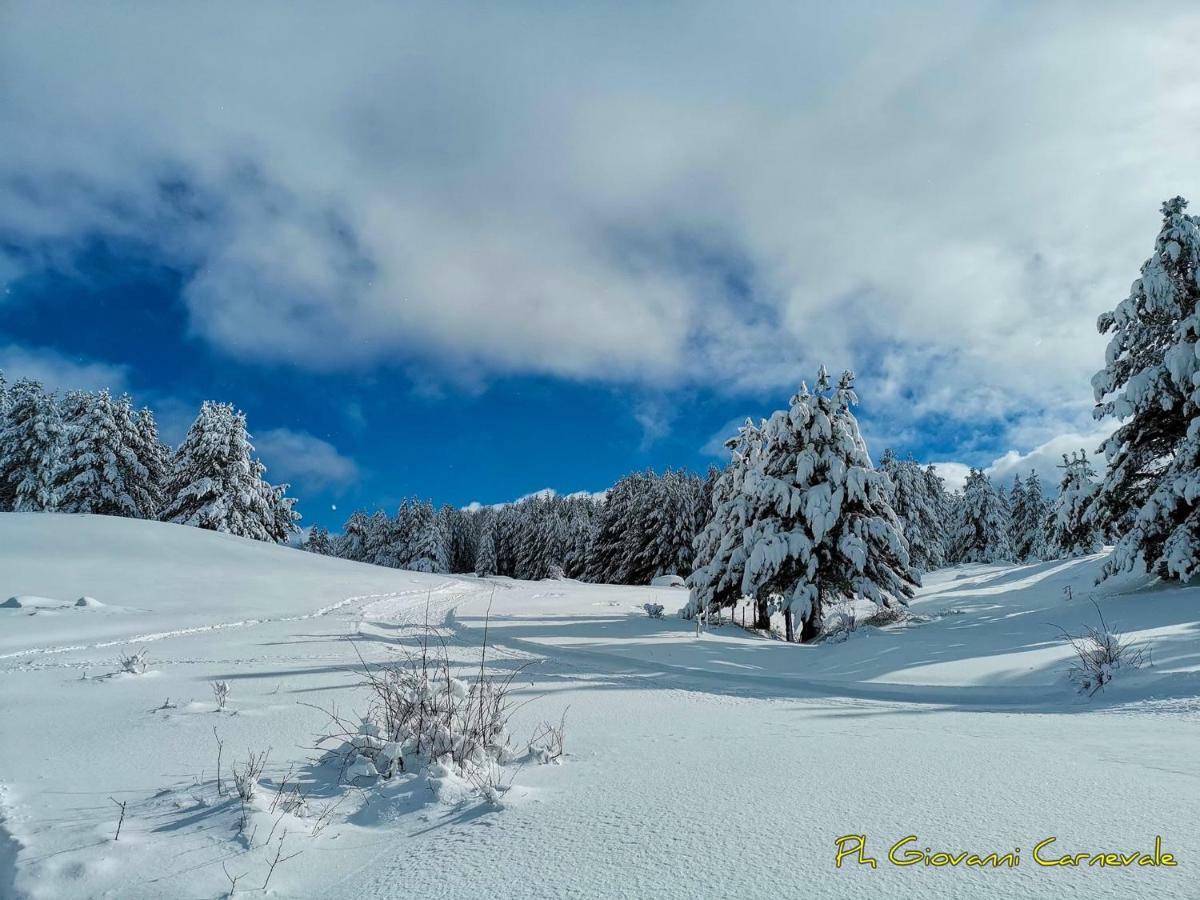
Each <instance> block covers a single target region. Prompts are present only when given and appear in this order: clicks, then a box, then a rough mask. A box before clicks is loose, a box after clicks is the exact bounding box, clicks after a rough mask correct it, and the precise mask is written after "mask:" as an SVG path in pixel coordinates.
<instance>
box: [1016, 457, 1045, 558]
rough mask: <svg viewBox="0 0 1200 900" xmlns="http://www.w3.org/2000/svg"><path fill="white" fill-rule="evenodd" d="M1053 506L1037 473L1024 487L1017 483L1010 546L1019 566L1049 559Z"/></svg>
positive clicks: (1033, 473) (1031, 475)
mask: <svg viewBox="0 0 1200 900" xmlns="http://www.w3.org/2000/svg"><path fill="white" fill-rule="evenodd" d="M1049 514H1050V505H1049V504H1048V503H1047V502H1046V496H1045V495H1044V494H1043V493H1042V482H1041V480H1040V479H1039V478H1038V474H1037V472H1030V473H1029V477H1028V478H1026V479H1025V483H1024V484H1023V485H1022V484H1021V481H1020V479H1019V478H1014V479H1013V506H1012V518H1011V525H1010V529H1009V546H1010V547H1011V548H1012V553H1013V558H1014V559H1015V560H1016V561H1018V562H1037V561H1038V560H1043V559H1046V558H1047V557H1048V556H1049V552H1048V549H1047V547H1046V521H1047V518H1048V517H1049Z"/></svg>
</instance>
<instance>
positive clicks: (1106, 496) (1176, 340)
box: [1089, 197, 1200, 580]
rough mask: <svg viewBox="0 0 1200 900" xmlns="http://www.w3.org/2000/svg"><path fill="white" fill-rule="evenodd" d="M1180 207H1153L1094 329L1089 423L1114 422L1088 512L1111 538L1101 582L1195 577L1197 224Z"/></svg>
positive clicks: (1179, 202) (1198, 552) (1199, 543)
mask: <svg viewBox="0 0 1200 900" xmlns="http://www.w3.org/2000/svg"><path fill="white" fill-rule="evenodd" d="M1186 208H1187V201H1186V200H1184V199H1183V198H1182V197H1175V198H1174V199H1172V200H1168V201H1167V202H1166V203H1164V204H1163V207H1162V213H1163V224H1162V228H1161V230H1160V231H1159V234H1158V238H1157V240H1156V241H1155V246H1154V253H1153V254H1152V255H1151V257H1150V258H1149V259H1147V260H1146V262H1145V263H1143V264H1142V269H1141V277H1140V278H1138V279H1137V280H1136V281H1134V283H1133V285H1132V287H1131V289H1130V292H1129V296H1128V297H1126V298H1125V299H1124V300H1122V301H1121V302H1120V303H1119V304H1118V305H1117V307H1116V308H1115V309H1114V310H1113V311H1111V312H1106V313H1104V314H1103V315H1101V316H1100V318H1099V320H1098V322H1097V327H1098V329H1099V331H1100V333H1101V334H1108V333H1111V335H1112V337H1111V338H1110V340H1109V344H1108V348H1107V350H1106V352H1105V362H1106V364H1105V367H1104V368H1103V369H1102V370H1101V371H1099V372H1097V373H1096V375H1094V376H1093V377H1092V388H1093V391H1094V393H1095V397H1096V409H1095V417H1096V418H1097V419H1098V420H1101V419H1104V418H1107V417H1114V418H1116V419H1118V420H1120V422H1121V424H1120V425H1119V426H1118V427H1117V429H1116V431H1114V433H1113V434H1112V436H1111V437H1109V438H1108V439H1107V440H1106V441H1105V442H1104V443H1103V444H1102V445H1101V448H1100V449H1101V451H1102V452H1103V453H1104V455H1105V458H1106V459H1107V462H1108V468H1107V471H1106V473H1105V476H1104V479H1103V481H1102V482H1101V484H1100V488H1099V490H1098V491H1097V492H1096V495H1095V497H1094V498H1093V500H1092V503H1091V506H1090V510H1089V518H1090V519H1091V521H1092V523H1093V524H1094V525H1095V526H1096V527H1097V528H1098V529H1100V530H1102V531H1104V532H1105V533H1110V534H1120V535H1121V538H1120V540H1119V541H1118V542H1117V545H1116V547H1115V549H1114V550H1113V553H1112V555H1111V556H1110V557H1109V559H1108V561H1107V562H1106V563H1105V566H1104V570H1103V574H1102V577H1108V576H1110V575H1113V574H1115V573H1118V572H1123V571H1131V570H1134V569H1137V568H1142V567H1144V568H1145V569H1146V570H1147V571H1149V572H1150V573H1151V574H1153V575H1157V576H1159V577H1162V578H1169V579H1179V580H1187V579H1190V578H1192V577H1193V576H1194V575H1196V574H1197V573H1200V505H1198V503H1197V501H1198V500H1200V415H1198V413H1200V396H1198V389H1197V383H1198V382H1200V358H1198V357H1197V350H1198V349H1200V348H1198V346H1197V339H1198V336H1200V322H1198V320H1197V314H1198V313H1200V221H1198V220H1197V219H1196V218H1195V217H1193V216H1189V215H1188V214H1187V213H1186V212H1185V210H1186Z"/></svg>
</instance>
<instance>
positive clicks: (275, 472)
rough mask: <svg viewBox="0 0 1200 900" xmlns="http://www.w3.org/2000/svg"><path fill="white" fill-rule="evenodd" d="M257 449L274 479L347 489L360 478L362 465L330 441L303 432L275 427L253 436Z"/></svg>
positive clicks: (307, 487) (321, 487)
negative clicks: (357, 463) (360, 466)
mask: <svg viewBox="0 0 1200 900" xmlns="http://www.w3.org/2000/svg"><path fill="white" fill-rule="evenodd" d="M253 440H254V448H255V450H257V451H258V455H259V456H260V457H261V458H262V461H263V462H264V463H266V465H267V470H268V475H267V477H268V478H269V479H270V480H272V481H289V482H292V483H295V484H299V485H301V486H303V487H304V488H306V489H308V490H324V489H339V488H346V487H349V486H350V485H351V484H353V483H354V482H355V481H357V480H358V477H359V472H358V466H357V465H356V464H355V462H354V460H352V459H350V458H349V457H347V456H343V455H342V454H341V453H339V452H338V449H337V448H336V447H334V446H333V444H331V443H329V442H328V441H324V440H322V439H321V438H319V437H316V436H315V435H311V434H308V433H306V432H303V431H292V430H291V429H289V428H274V429H271V430H270V431H258V432H255V433H254V435H253Z"/></svg>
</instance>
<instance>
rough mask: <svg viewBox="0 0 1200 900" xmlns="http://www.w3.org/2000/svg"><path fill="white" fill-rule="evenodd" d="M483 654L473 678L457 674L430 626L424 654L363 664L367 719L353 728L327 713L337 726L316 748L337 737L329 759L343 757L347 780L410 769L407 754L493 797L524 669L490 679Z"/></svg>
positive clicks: (507, 754) (508, 754)
mask: <svg viewBox="0 0 1200 900" xmlns="http://www.w3.org/2000/svg"><path fill="white" fill-rule="evenodd" d="M485 658H486V657H484V658H481V660H480V666H479V669H478V670H476V672H475V674H474V676H473V677H471V678H467V679H463V678H457V677H455V676H454V675H453V674H451V663H450V660H449V657H448V655H447V652H446V647H445V643H444V638H443V636H442V634H441V632H440V631H438V630H437V629H434V628H428V629H427V630H426V633H425V636H424V639H423V641H422V646H421V648H420V650H419V652H416V653H412V654H410V655H409V656H408V657H407V658H406V659H405V660H403V661H401V662H397V663H393V664H390V665H386V666H383V667H381V668H378V669H371V668H369V667H367V666H366V665H365V664H364V666H363V670H364V681H365V684H366V686H367V687H368V688H369V689H370V691H371V705H370V707H369V708H368V710H367V714H366V716H365V717H363V719H362V721H361V723H360V724H358V725H353V724H349V723H345V722H344V721H343V720H342V719H340V718H339V717H338V716H337V715H336V714H334V713H329V715H330V719H331V721H332V722H333V723H334V725H335V726H336V727H335V729H334V731H333V733H332V734H328V735H326V736H324V737H323V738H321V739H320V740H319V741H318V746H321V745H323V744H325V743H326V742H330V741H338V745H337V746H336V747H334V748H333V749H330V750H328V751H327V752H326V755H325V758H326V759H327V760H329V759H332V760H335V761H338V762H339V763H340V765H341V767H342V768H341V772H342V777H343V778H344V779H346V780H348V781H355V780H360V779H364V780H365V779H370V780H374V779H377V778H384V779H388V778H391V777H393V776H394V775H396V774H397V773H399V772H403V771H405V770H406V763H405V759H406V757H416V758H417V759H419V760H422V761H424V762H425V763H426V764H427V765H429V766H430V767H431V768H435V767H440V768H444V769H445V770H447V771H448V772H449V773H451V774H453V775H455V776H457V777H460V778H463V779H465V780H466V781H468V782H470V783H471V784H473V785H475V786H476V787H477V788H479V790H480V792H481V794H483V795H484V796H485V798H486V797H488V796H489V794H492V793H495V792H496V791H498V790H499V787H498V785H499V777H500V776H499V775H498V774H497V773H496V772H495V771H493V770H494V768H498V767H499V766H501V765H503V764H504V763H507V762H509V761H511V760H512V759H513V756H514V754H513V750H512V747H511V746H510V744H509V740H508V718H509V716H510V714H511V713H512V711H513V709H514V706H515V700H514V698H513V696H512V689H511V685H512V682H513V679H514V678H516V677H517V676H518V675H519V674H520V673H521V672H522V671H523V667H517V668H515V669H514V670H512V671H511V672H510V673H509V674H508V675H506V676H505V677H504V678H493V677H490V676H488V675H487V674H486V672H485V671H484V659H485ZM484 787H487V788H488V790H484V789H483V788H484Z"/></svg>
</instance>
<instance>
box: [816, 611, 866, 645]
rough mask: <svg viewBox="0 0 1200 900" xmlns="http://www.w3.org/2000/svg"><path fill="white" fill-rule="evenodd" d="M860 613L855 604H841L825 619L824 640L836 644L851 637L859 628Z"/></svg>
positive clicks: (822, 632)
mask: <svg viewBox="0 0 1200 900" xmlns="http://www.w3.org/2000/svg"><path fill="white" fill-rule="evenodd" d="M859 624H860V623H859V621H858V612H857V610H855V608H854V604H853V603H842V604H839V605H838V606H837V607H836V608H835V609H834V610H833V611H832V612H830V614H829V615H828V616H827V617H826V618H825V622H824V624H823V625H822V628H821V636H822V640H825V641H829V642H833V643H836V642H838V641H844V640H846V638H848V637H850V635H852V634H853V633H854V632H855V631H857V630H858V626H859Z"/></svg>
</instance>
